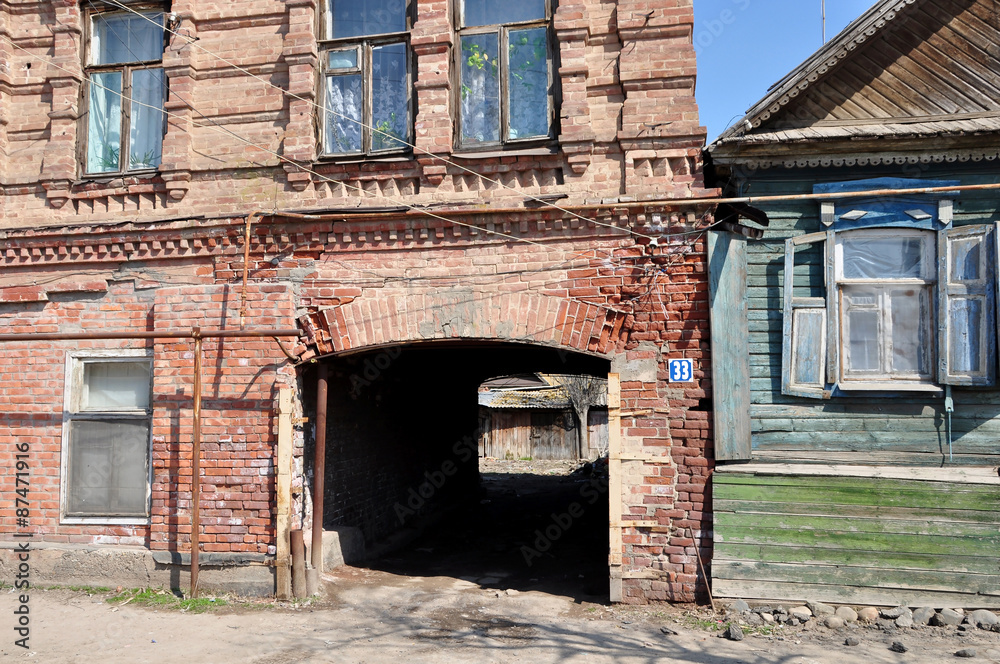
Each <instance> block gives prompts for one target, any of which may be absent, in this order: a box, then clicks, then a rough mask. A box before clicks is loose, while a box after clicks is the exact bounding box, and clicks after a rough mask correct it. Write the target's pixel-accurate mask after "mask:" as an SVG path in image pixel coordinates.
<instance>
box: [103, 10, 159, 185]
mask: <svg viewBox="0 0 1000 664" xmlns="http://www.w3.org/2000/svg"><path fill="white" fill-rule="evenodd" d="M139 14H140V15H137V14H135V13H132V12H99V13H92V14H91V15H90V21H89V37H90V41H89V47H88V53H87V67H86V78H87V84H88V86H87V87H88V93H87V131H86V149H85V150H84V170H85V171H86V172H87V173H90V174H97V173H125V172H129V171H141V170H146V169H153V168H156V167H157V166H159V165H160V160H161V158H162V155H163V133H164V129H165V127H166V125H165V118H166V116H165V114H164V113H163V101H164V97H165V96H166V78H165V77H164V74H163V67H162V66H161V61H162V60H163V46H164V35H165V31H164V29H163V13H162V12H160V11H155V12H152V11H141V12H139Z"/></svg>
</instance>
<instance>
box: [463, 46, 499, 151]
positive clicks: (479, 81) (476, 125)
mask: <svg viewBox="0 0 1000 664" xmlns="http://www.w3.org/2000/svg"><path fill="white" fill-rule="evenodd" d="M498 51H499V49H498V47H497V35H496V34H495V33H491V34H485V35H468V36H464V37H462V91H461V95H462V116H461V123H462V141H463V142H465V143H496V142H497V141H499V140H500V63H499V62H498V61H497V55H498Z"/></svg>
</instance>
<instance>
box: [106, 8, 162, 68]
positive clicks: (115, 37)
mask: <svg viewBox="0 0 1000 664" xmlns="http://www.w3.org/2000/svg"><path fill="white" fill-rule="evenodd" d="M142 16H144V17H147V18H150V19H153V20H154V21H156V23H150V22H149V21H147V20H146V18H143V17H141V16H136V15H135V14H98V15H96V16H94V18H93V30H92V31H91V44H90V47H91V52H92V56H91V61H92V64H95V65H114V64H119V63H122V62H148V61H150V60H159V59H160V58H162V57H163V25H162V23H161V22H162V21H163V14H161V13H159V12H155V13H146V14H143V15H142Z"/></svg>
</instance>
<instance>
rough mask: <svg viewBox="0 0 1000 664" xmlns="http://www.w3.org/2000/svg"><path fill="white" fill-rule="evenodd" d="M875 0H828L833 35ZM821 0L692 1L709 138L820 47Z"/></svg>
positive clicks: (829, 30)
mask: <svg viewBox="0 0 1000 664" xmlns="http://www.w3.org/2000/svg"><path fill="white" fill-rule="evenodd" d="M873 4H874V0H826V36H827V39H828V40H829V39H832V38H833V37H835V36H836V35H837V33H839V32H840V31H841V30H843V29H844V28H845V27H847V24H848V23H850V22H851V21H853V20H854V19H856V18H857V17H859V16H861V14H863V13H864V12H865V10H867V9H868V8H869V7H871V6H872V5H873ZM821 16H822V13H821V0H694V45H695V52H696V53H697V55H698V90H697V97H698V108H699V111H700V114H701V124H703V125H705V126H707V127H708V141H709V142H711V141H712V140H713V139H715V137H716V136H718V135H719V134H720V133H722V132H723V131H724V130H725V129H726V127H727V126H728V125H729V124H730V123H732V122H735V121H736V120H739V119H740V118H742V117H743V115H744V113H745V111H746V110H747V109H748V108H750V106H751V105H753V104H754V103H756V102H757V101H758V100H760V99H761V98H762V97H764V95H765V94H766V93H767V89H768V88H769V87H771V85H772V84H774V83H777V82H778V81H779V80H780V79H781V78H783V77H784V76H785V74H787V73H788V72H790V71H791V70H793V69H795V68H796V67H797V66H798V65H799V64H800V63H802V62H803V61H804V60H805V59H806V58H808V57H809V56H810V55H811V54H812V53H813V52H814V51H816V50H817V49H819V48H820V47H821V46H822V45H823V27H822V20H821Z"/></svg>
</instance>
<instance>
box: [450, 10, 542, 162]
mask: <svg viewBox="0 0 1000 664" xmlns="http://www.w3.org/2000/svg"><path fill="white" fill-rule="evenodd" d="M459 1H460V4H461V12H460V26H461V28H460V34H459V67H458V69H459V78H460V82H459V90H460V104H459V106H460V109H461V110H460V113H459V122H458V124H459V144H460V145H461V146H462V147H465V148H469V147H473V148H476V147H487V146H494V147H495V146H501V145H506V144H510V143H517V142H524V141H537V140H539V139H547V138H550V137H551V136H552V133H553V117H554V115H555V111H554V101H553V95H552V88H553V83H552V69H553V67H552V48H551V40H550V39H549V18H550V3H549V2H548V0H510V1H509V2H503V3H497V2H490V1H489V0H459Z"/></svg>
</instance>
